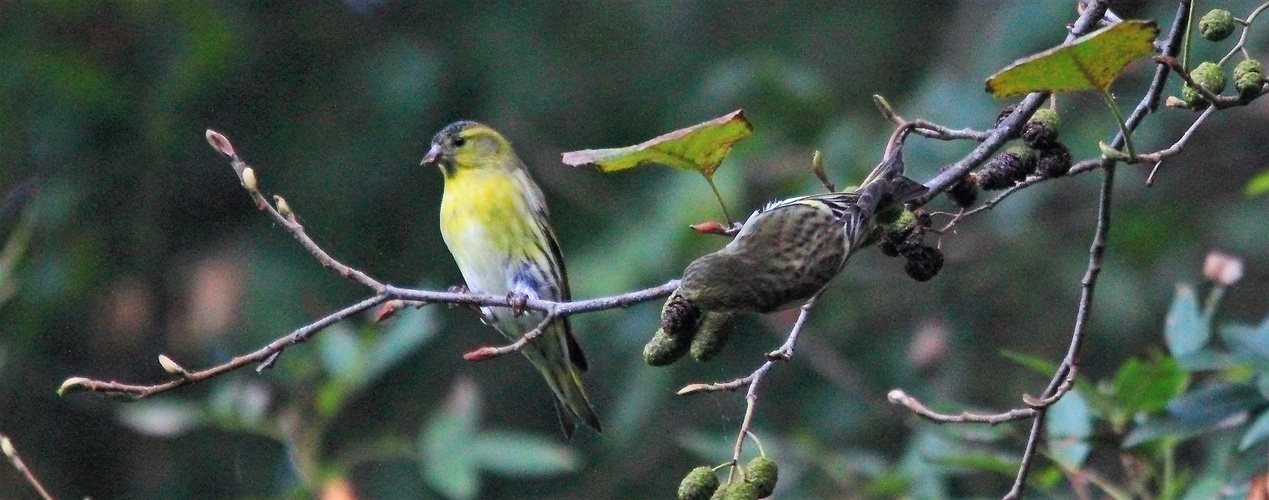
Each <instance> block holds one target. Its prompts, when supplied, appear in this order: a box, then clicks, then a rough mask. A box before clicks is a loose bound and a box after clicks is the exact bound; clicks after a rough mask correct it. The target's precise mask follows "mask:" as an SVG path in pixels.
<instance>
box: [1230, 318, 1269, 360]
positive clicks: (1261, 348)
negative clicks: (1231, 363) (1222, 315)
mask: <svg viewBox="0 0 1269 500" xmlns="http://www.w3.org/2000/svg"><path fill="white" fill-rule="evenodd" d="M1267 326H1269V325H1264V324H1262V325H1260V326H1252V325H1247V324H1242V323H1226V324H1223V325H1221V326H1220V328H1218V331H1219V332H1220V336H1221V340H1224V341H1225V343H1226V344H1227V345H1229V350H1230V352H1232V353H1233V354H1234V356H1235V357H1236V358H1238V359H1242V360H1246V361H1252V362H1255V363H1257V364H1259V365H1261V366H1269V328H1267Z"/></svg>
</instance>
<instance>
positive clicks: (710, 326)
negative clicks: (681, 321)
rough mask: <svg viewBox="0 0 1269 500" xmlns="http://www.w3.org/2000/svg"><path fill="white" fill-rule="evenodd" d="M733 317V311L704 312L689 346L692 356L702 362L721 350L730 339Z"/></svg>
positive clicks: (733, 322)
mask: <svg viewBox="0 0 1269 500" xmlns="http://www.w3.org/2000/svg"><path fill="white" fill-rule="evenodd" d="M735 318H736V315H735V314H734V313H725V312H714V311H708V312H706V313H705V317H704V319H702V320H701V326H700V329H699V330H697V331H696V337H695V338H693V339H692V346H691V348H690V352H691V353H692V358H694V359H696V360H697V361H700V362H702V363H704V362H706V361H709V360H711V359H714V356H716V355H718V353H720V352H722V351H723V347H726V346H727V341H728V340H729V339H731V332H732V329H733V328H734V327H735Z"/></svg>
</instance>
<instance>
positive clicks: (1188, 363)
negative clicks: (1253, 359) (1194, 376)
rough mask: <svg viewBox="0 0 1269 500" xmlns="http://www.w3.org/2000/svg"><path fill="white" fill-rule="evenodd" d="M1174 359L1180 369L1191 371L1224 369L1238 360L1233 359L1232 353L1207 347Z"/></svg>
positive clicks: (1235, 363)
mask: <svg viewBox="0 0 1269 500" xmlns="http://www.w3.org/2000/svg"><path fill="white" fill-rule="evenodd" d="M1176 361H1177V363H1178V364H1180V365H1181V368H1182V369H1184V370H1185V371H1187V372H1191V373H1193V372H1205V371H1216V370H1224V369H1227V368H1231V367H1233V366H1235V365H1237V364H1238V360H1237V359H1234V356H1233V355H1231V354H1229V353H1227V352H1225V351H1218V350H1216V349H1212V348H1209V347H1204V348H1202V349H1199V350H1197V351H1194V352H1192V353H1189V354H1185V355H1181V356H1176Z"/></svg>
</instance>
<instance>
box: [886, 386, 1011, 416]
mask: <svg viewBox="0 0 1269 500" xmlns="http://www.w3.org/2000/svg"><path fill="white" fill-rule="evenodd" d="M886 399H888V400H889V401H890V402H891V403H893V404H897V405H903V406H904V407H906V408H907V409H909V410H911V411H912V413H915V414H917V415H920V416H922V417H925V418H927V419H929V420H931V421H933V422H936V423H940V424H960V423H966V422H972V423H979V424H991V425H996V424H1001V423H1005V422H1014V421H1017V420H1025V419H1028V418H1031V417H1034V416H1035V412H1036V411H1035V409H1033V408H1016V409H1013V410H1009V411H1006V412H1003V413H974V412H969V411H962V412H961V413H960V414H957V415H952V414H949V413H938V412H936V411H934V410H931V409H930V408H929V407H928V406H925V404H924V403H922V402H921V401H920V400H918V399H917V398H915V397H912V396H910V395H908V393H906V392H903V391H902V390H900V389H894V390H891V391H890V393H889V394H887V395H886Z"/></svg>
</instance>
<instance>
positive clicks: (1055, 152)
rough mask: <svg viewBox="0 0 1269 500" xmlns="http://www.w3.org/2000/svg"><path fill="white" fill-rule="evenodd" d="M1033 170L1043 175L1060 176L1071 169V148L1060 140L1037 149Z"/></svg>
mask: <svg viewBox="0 0 1269 500" xmlns="http://www.w3.org/2000/svg"><path fill="white" fill-rule="evenodd" d="M1039 153H1040V158H1039V159H1038V160H1036V167H1035V171H1036V173H1037V174H1039V175H1041V176H1043V177H1061V176H1063V175H1066V173H1067V172H1069V171H1070V170H1071V150H1069V149H1067V148H1066V145H1065V144H1062V143H1060V142H1056V143H1053V144H1051V145H1049V147H1046V148H1044V149H1041V150H1040V151H1039Z"/></svg>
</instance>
